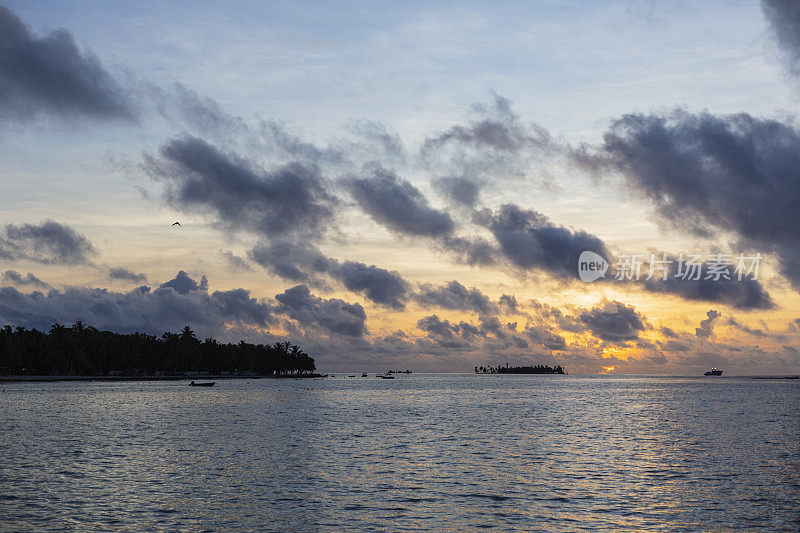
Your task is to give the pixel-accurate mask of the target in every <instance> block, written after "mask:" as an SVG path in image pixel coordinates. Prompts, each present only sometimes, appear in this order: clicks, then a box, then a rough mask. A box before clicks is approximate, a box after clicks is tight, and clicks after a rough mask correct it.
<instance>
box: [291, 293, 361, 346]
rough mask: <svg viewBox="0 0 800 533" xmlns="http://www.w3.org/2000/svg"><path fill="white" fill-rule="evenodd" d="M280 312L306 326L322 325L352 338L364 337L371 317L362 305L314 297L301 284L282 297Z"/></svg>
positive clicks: (327, 329)
mask: <svg viewBox="0 0 800 533" xmlns="http://www.w3.org/2000/svg"><path fill="white" fill-rule="evenodd" d="M275 299H276V300H278V303H279V305H278V307H277V312H281V313H285V314H286V315H288V316H289V317H291V318H292V319H294V320H296V321H297V322H298V323H300V324H302V325H305V326H319V327H320V328H322V329H323V330H325V331H327V332H330V333H335V334H339V335H345V336H349V337H363V336H364V335H365V334H366V333H367V326H366V320H367V315H366V313H365V312H364V308H363V307H361V305H360V304H358V303H354V304H351V303H347V302H345V301H343V300H340V299H338V298H331V299H328V300H325V299H323V298H320V297H318V296H314V295H313V294H311V291H310V290H309V288H308V287H306V286H305V285H297V286H295V287H292V288H291V289H287V290H286V291H284V292H283V293H282V294H277V295H275Z"/></svg>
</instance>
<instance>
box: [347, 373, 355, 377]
mask: <svg viewBox="0 0 800 533" xmlns="http://www.w3.org/2000/svg"><path fill="white" fill-rule="evenodd" d="M347 377H348V378H354V377H356V375H355V374H351V375H349V376H347Z"/></svg>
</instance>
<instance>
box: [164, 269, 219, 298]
mask: <svg viewBox="0 0 800 533" xmlns="http://www.w3.org/2000/svg"><path fill="white" fill-rule="evenodd" d="M166 287H169V288H171V289H173V290H174V291H175V292H177V293H178V294H182V295H187V294H189V293H190V292H192V291H197V290H199V291H207V290H208V278H206V277H205V276H203V277H202V278H201V279H200V283H198V282H196V281H195V280H193V279H192V278H191V277H190V276H189V274H187V273H186V272H184V271H183V270H181V271H180V272H178V275H177V276H175V277H174V278H173V279H171V280H169V281H166V282H164V283H162V284H161V288H166Z"/></svg>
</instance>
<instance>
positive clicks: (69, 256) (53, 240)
mask: <svg viewBox="0 0 800 533" xmlns="http://www.w3.org/2000/svg"><path fill="white" fill-rule="evenodd" d="M96 253H97V252H96V251H95V249H94V247H92V243H91V242H90V241H89V240H88V239H87V238H86V237H84V236H83V235H80V234H79V233H78V232H76V231H75V230H74V229H72V228H71V227H69V226H67V225H65V224H59V223H58V222H55V221H53V220H45V221H44V222H42V223H41V224H38V225H36V224H21V225H18V226H17V225H14V224H6V225H5V226H4V227H3V228H0V259H5V260H7V261H20V260H22V261H33V262H36V263H43V264H58V265H78V264H88V263H89V262H90V261H89V258H90V256H92V255H95V254H96Z"/></svg>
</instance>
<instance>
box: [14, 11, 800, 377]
mask: <svg viewBox="0 0 800 533" xmlns="http://www.w3.org/2000/svg"><path fill="white" fill-rule="evenodd" d="M799 86H800V5H798V4H796V3H795V2H790V1H776V0H769V1H766V0H765V1H762V2H760V3H759V2H752V1H749V2H745V1H741V2H739V1H724V2H723V1H713V2H712V1H698V2H681V1H676V2H670V3H662V2H654V1H644V0H630V1H616V2H612V1H608V2H599V1H598V2H581V1H574V2H573V1H567V0H563V1H556V0H553V1H540V2H531V3H523V5H519V3H512V2H492V3H485V2H458V3H435V4H431V3H427V2H426V3H422V2H406V3H402V4H401V5H400V4H395V3H382V2H370V3H366V2H365V3H358V2H324V3H323V2H318V3H315V2H293V3H265V2H229V3H226V5H224V6H223V5H220V4H219V3H216V2H168V3H167V2H148V1H144V2H137V3H135V4H134V3H130V2H105V1H104V2H99V1H77V2H72V1H71V2H61V1H46V2H45V1H35V0H34V1H25V2H7V3H5V4H4V5H3V6H2V7H0V191H1V192H0V324H6V323H7V324H12V325H22V326H25V327H36V328H39V329H45V330H47V329H49V327H50V326H51V325H52V324H53V323H56V322H59V323H63V324H71V323H73V322H75V321H77V320H81V321H83V322H85V323H89V324H93V325H94V326H96V327H98V328H102V329H110V330H114V331H125V332H128V331H144V332H148V333H151V334H157V335H160V334H161V333H163V332H164V331H167V330H170V331H177V330H179V329H181V328H182V327H183V326H185V325H187V324H188V325H190V326H191V327H192V328H193V329H194V330H195V332H196V333H197V334H198V336H199V337H201V338H205V337H215V338H218V339H222V340H228V341H238V340H239V339H246V340H248V341H250V342H270V343H271V342H275V341H279V340H284V339H288V340H290V341H292V342H295V343H297V344H299V345H300V346H301V347H303V348H304V349H305V350H306V351H307V352H308V353H310V354H311V355H312V356H313V357H315V359H316V361H317V367H318V368H319V369H321V370H325V371H383V370H386V369H390V368H391V369H406V368H408V369H411V370H414V371H447V372H469V371H472V369H473V368H474V367H475V366H485V365H491V366H496V365H505V364H506V363H508V364H510V365H533V364H560V365H562V366H564V367H565V368H566V369H567V371H569V372H572V373H598V372H603V373H639V374H696V373H700V372H702V371H704V370H707V369H708V368H710V367H711V366H715V367H719V368H722V369H724V370H725V372H726V374H743V375H746V374H749V375H753V374H772V373H797V372H798V370H800V295H799V294H798V292H799V291H800V231H798V228H800V209H798V207H800V125H798V120H797V112H798V103H799V102H798V87H799ZM176 221H179V222H180V225H179V226H177V225H173V223H174V222H176ZM583 252H590V253H591V254H596V255H591V257H592V258H599V259H600V260H601V262H605V265H606V267H605V268H606V270H605V273H604V276H602V277H597V278H596V279H595V278H593V279H591V280H588V279H587V277H586V275H587V274H593V273H594V272H588V271H587V270H586V268H588V267H585V268H583V269H581V265H580V263H581V261H582V257H583V258H586V257H588V256H582V255H581V254H582V253H583ZM687 262H688V263H687ZM687 264H691V265H694V266H693V267H692V268H695V269H697V270H691V269H688V268H687V267H686V265H687ZM637 265H638V267H637ZM584 266H585V265H584ZM755 267H757V269H755ZM637 268H638V275H637ZM582 274H584V276H582ZM590 277H591V276H590Z"/></svg>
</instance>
